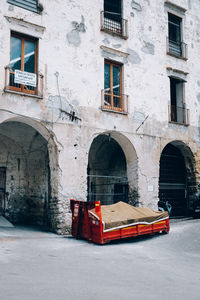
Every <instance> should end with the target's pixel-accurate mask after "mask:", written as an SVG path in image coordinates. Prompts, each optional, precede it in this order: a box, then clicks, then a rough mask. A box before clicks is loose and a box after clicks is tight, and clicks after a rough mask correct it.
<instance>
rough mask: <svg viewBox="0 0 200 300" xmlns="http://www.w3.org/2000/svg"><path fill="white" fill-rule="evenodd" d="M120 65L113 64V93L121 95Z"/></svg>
mask: <svg viewBox="0 0 200 300" xmlns="http://www.w3.org/2000/svg"><path fill="white" fill-rule="evenodd" d="M120 92H121V91H120V67H119V66H113V93H114V94H115V95H120Z"/></svg>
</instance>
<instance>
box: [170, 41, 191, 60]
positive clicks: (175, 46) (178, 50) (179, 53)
mask: <svg viewBox="0 0 200 300" xmlns="http://www.w3.org/2000/svg"><path fill="white" fill-rule="evenodd" d="M167 54H169V55H172V56H175V57H178V58H182V59H184V60H187V59H188V48H187V44H185V43H183V42H177V41H172V40H170V39H169V38H168V37H167Z"/></svg>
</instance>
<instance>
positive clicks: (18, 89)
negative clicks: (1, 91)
mask: <svg viewBox="0 0 200 300" xmlns="http://www.w3.org/2000/svg"><path fill="white" fill-rule="evenodd" d="M12 37H16V38H18V39H20V40H21V69H20V70H21V71H24V53H25V41H31V42H34V44H35V70H34V74H36V76H37V73H38V39H37V38H35V37H32V36H27V35H24V34H20V33H18V32H13V31H11V34H10V56H11V47H12V45H11V38H12ZM10 58H11V57H10ZM9 66H10V74H14V71H11V70H12V68H11V65H10V62H9ZM36 80H37V83H36V87H34V89H33V90H30V89H27V88H25V85H24V84H20V87H15V86H12V85H10V81H9V90H11V91H15V92H20V93H26V94H32V95H35V94H36V91H37V86H38V76H37V78H36Z"/></svg>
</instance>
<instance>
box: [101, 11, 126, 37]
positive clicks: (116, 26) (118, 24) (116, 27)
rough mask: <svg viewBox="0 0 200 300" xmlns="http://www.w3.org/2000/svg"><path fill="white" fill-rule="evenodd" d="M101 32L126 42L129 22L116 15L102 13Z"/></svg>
mask: <svg viewBox="0 0 200 300" xmlns="http://www.w3.org/2000/svg"><path fill="white" fill-rule="evenodd" d="M101 30H102V31H105V32H107V33H111V34H114V35H118V36H120V37H121V38H123V39H125V40H126V39H127V38H128V21H127V20H125V19H122V18H121V17H120V16H119V15H117V14H115V13H112V12H107V11H101Z"/></svg>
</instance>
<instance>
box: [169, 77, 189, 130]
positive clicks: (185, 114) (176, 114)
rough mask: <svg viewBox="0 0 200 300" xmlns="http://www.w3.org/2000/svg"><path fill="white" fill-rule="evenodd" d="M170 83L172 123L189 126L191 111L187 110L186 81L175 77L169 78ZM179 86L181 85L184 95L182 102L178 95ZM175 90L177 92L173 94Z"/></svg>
mask: <svg viewBox="0 0 200 300" xmlns="http://www.w3.org/2000/svg"><path fill="white" fill-rule="evenodd" d="M169 81H170V123H175V124H181V125H189V110H188V109H186V108H185V106H186V104H185V80H183V79H182V78H178V77H175V76H169ZM178 84H181V87H180V88H181V93H182V97H181V101H180V100H179V99H178V97H179V96H178V94H177V85H178ZM173 89H175V92H173ZM174 93H175V95H174ZM174 97H175V98H174ZM174 100H175V102H174ZM179 102H181V103H179Z"/></svg>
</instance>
